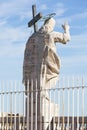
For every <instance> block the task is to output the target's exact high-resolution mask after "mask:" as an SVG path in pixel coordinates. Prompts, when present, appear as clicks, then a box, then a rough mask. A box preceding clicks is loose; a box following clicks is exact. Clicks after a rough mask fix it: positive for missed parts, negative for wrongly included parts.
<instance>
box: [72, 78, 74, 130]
mask: <svg viewBox="0 0 87 130" xmlns="http://www.w3.org/2000/svg"><path fill="white" fill-rule="evenodd" d="M72 81H73V88H72V102H73V103H72V109H73V110H72V112H73V114H72V130H74V77H73V80H72Z"/></svg>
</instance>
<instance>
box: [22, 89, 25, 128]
mask: <svg viewBox="0 0 87 130" xmlns="http://www.w3.org/2000/svg"><path fill="white" fill-rule="evenodd" d="M24 102H25V100H24V92H23V126H22V127H23V130H25V103H24Z"/></svg>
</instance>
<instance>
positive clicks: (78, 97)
mask: <svg viewBox="0 0 87 130" xmlns="http://www.w3.org/2000/svg"><path fill="white" fill-rule="evenodd" d="M78 81H79V78H78V79H77V86H79V82H78ZM77 130H79V88H77Z"/></svg>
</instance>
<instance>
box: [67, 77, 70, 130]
mask: <svg viewBox="0 0 87 130" xmlns="http://www.w3.org/2000/svg"><path fill="white" fill-rule="evenodd" d="M69 87H70V84H69V78H68V90H67V91H68V117H67V125H68V130H69V91H70V89H69Z"/></svg>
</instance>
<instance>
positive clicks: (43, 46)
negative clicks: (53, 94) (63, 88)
mask: <svg viewBox="0 0 87 130" xmlns="http://www.w3.org/2000/svg"><path fill="white" fill-rule="evenodd" d="M54 26H55V20H54V19H53V18H49V19H47V20H45V22H44V24H43V26H42V27H41V28H40V29H39V30H38V31H37V32H35V33H33V34H32V35H31V36H30V37H29V39H28V41H27V43H26V48H25V53H24V63H23V82H24V84H25V87H26V86H27V83H28V80H29V81H30V83H31V80H34V79H38V77H39V80H40V81H39V82H41V81H42V83H43V84H44V88H49V83H50V81H51V82H52V83H53V84H54V83H56V81H57V80H58V77H59V73H60V58H59V56H58V55H57V52H56V43H62V44H66V43H67V42H69V41H70V33H69V25H68V24H64V25H62V27H63V29H64V32H63V33H60V32H55V31H53V30H54ZM40 87H41V86H40Z"/></svg>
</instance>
